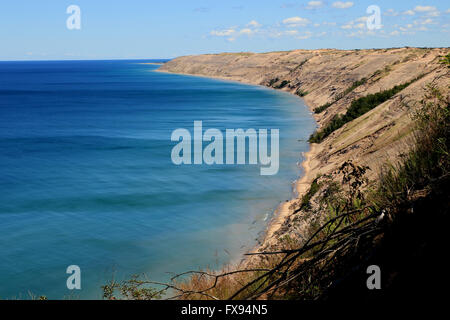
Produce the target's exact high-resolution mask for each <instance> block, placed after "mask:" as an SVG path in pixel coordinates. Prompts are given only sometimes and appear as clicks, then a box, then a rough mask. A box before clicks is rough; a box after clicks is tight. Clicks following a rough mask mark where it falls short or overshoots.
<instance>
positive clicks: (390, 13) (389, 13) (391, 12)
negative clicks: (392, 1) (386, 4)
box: [384, 9, 398, 17]
mask: <svg viewBox="0 0 450 320" xmlns="http://www.w3.org/2000/svg"><path fill="white" fill-rule="evenodd" d="M384 14H385V15H386V16H391V17H396V16H398V12H397V11H395V10H394V9H387V10H386V12H385V13H384Z"/></svg>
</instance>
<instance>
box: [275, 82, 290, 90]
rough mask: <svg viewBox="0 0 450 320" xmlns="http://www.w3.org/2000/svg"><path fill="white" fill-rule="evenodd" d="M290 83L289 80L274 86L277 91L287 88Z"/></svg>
mask: <svg viewBox="0 0 450 320" xmlns="http://www.w3.org/2000/svg"><path fill="white" fill-rule="evenodd" d="M289 83H290V81H289V80H283V81H281V83H280V84H279V85H277V86H274V88H275V89H283V88H284V87H286V86H287V85H288V84H289Z"/></svg>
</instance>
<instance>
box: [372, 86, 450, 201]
mask: <svg viewBox="0 0 450 320" xmlns="http://www.w3.org/2000/svg"><path fill="white" fill-rule="evenodd" d="M427 91H428V92H427V95H426V97H425V99H424V100H423V101H421V107H420V108H418V110H417V111H416V112H415V113H414V115H413V118H414V120H415V123H416V131H415V136H414V140H415V143H414V147H413V148H412V150H411V151H410V152H409V153H408V154H406V155H403V158H402V161H401V162H400V163H398V164H390V165H388V166H386V168H385V169H384V172H383V174H382V176H381V184H380V189H379V193H378V195H377V198H378V201H379V202H380V205H383V206H397V205H398V204H399V203H402V202H403V203H404V202H408V201H409V197H410V195H411V193H412V191H413V190H421V189H424V188H434V185H435V183H436V182H437V181H438V180H439V179H440V177H446V176H448V175H449V173H450V136H449V135H450V134H449V132H450V130H449V129H450V110H449V101H448V98H445V97H443V96H442V94H441V92H440V91H439V90H438V89H436V88H435V87H432V86H428V90H427Z"/></svg>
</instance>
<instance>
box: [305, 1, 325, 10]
mask: <svg viewBox="0 0 450 320" xmlns="http://www.w3.org/2000/svg"><path fill="white" fill-rule="evenodd" d="M321 7H323V2H322V1H310V2H308V5H307V6H306V9H308V10H311V9H318V8H321Z"/></svg>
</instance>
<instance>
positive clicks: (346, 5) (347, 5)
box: [332, 1, 353, 9]
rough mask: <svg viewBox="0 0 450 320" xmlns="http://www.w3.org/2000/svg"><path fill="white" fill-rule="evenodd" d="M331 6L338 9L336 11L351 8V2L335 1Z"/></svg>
mask: <svg viewBox="0 0 450 320" xmlns="http://www.w3.org/2000/svg"><path fill="white" fill-rule="evenodd" d="M332 6H333V7H334V8H338V9H347V8H351V7H353V2H351V1H347V2H342V1H336V2H333V4H332Z"/></svg>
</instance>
